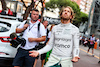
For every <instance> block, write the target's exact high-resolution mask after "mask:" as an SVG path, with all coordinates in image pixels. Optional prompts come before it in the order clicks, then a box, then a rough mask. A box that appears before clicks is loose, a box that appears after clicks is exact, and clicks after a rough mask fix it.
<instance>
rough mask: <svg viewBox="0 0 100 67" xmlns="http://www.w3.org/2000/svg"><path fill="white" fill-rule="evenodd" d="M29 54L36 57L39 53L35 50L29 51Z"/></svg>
mask: <svg viewBox="0 0 100 67" xmlns="http://www.w3.org/2000/svg"><path fill="white" fill-rule="evenodd" d="M29 53H30V54H29V56H31V57H37V56H38V55H39V52H37V51H34V50H33V51H29Z"/></svg>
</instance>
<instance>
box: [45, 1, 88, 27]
mask: <svg viewBox="0 0 100 67" xmlns="http://www.w3.org/2000/svg"><path fill="white" fill-rule="evenodd" d="M66 6H70V7H72V8H73V10H74V12H75V19H74V21H73V22H74V23H73V24H75V25H76V26H79V25H80V23H81V22H83V23H84V22H85V21H87V19H88V15H87V14H85V13H83V12H81V11H80V8H79V6H78V4H77V3H76V2H72V1H70V0H50V1H49V2H47V3H46V9H55V8H59V10H61V8H62V7H66Z"/></svg>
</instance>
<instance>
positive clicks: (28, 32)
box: [13, 9, 46, 67]
mask: <svg viewBox="0 0 100 67" xmlns="http://www.w3.org/2000/svg"><path fill="white" fill-rule="evenodd" d="M38 18H39V11H38V10H37V9H33V10H32V13H31V20H29V23H28V24H25V22H26V21H23V23H21V25H20V26H18V28H16V32H17V33H21V32H22V31H24V32H23V36H22V37H23V38H24V39H25V40H26V44H25V46H20V47H19V48H18V51H17V54H16V56H15V59H14V61H13V66H14V67H22V66H24V67H33V64H34V61H35V57H30V56H29V51H30V50H33V49H35V46H36V45H37V44H38V42H42V41H45V39H46V32H45V28H44V25H43V24H42V23H40V22H39V21H38ZM39 23H40V30H39V34H40V37H38V24H39Z"/></svg>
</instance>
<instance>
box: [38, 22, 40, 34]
mask: <svg viewBox="0 0 100 67" xmlns="http://www.w3.org/2000/svg"><path fill="white" fill-rule="evenodd" d="M39 31H40V22H39V23H38V32H39Z"/></svg>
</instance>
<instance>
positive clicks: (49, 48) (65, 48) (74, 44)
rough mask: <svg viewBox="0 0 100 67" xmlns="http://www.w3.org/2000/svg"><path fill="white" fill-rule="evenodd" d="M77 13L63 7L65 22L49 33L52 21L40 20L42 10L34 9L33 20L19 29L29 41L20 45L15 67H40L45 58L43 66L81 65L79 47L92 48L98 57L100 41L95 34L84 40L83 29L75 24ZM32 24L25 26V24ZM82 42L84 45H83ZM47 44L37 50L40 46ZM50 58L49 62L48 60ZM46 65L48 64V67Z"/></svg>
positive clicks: (62, 21)
mask: <svg viewBox="0 0 100 67" xmlns="http://www.w3.org/2000/svg"><path fill="white" fill-rule="evenodd" d="M74 15H75V14H74V11H73V9H72V8H71V7H70V6H67V7H63V8H62V10H61V11H60V19H61V23H60V24H58V25H54V24H53V25H51V28H50V31H49V32H48V29H47V26H48V21H47V20H44V21H43V23H40V21H39V11H38V10H37V9H33V10H32V13H31V19H30V20H25V21H23V22H22V23H21V24H20V26H18V27H17V28H16V33H21V32H23V31H24V32H23V36H22V37H23V38H24V39H25V40H26V44H25V46H20V47H19V48H18V51H17V53H16V56H15V59H14V61H13V66H14V67H22V66H24V67H36V63H37V60H38V58H39V56H41V67H52V66H57V65H58V66H60V67H73V62H78V60H79V59H80V57H79V52H80V50H79V44H80V45H81V44H83V45H84V46H88V47H89V49H88V51H87V53H88V52H89V50H90V48H92V55H93V56H94V52H93V49H94V44H95V43H96V42H99V41H98V39H96V38H95V37H94V35H92V36H91V37H90V38H86V37H85V36H83V37H81V36H80V33H79V29H78V28H77V27H76V26H75V25H73V24H72V23H71V22H72V21H73V19H74ZM27 21H28V22H29V23H28V24H25V22H27ZM79 42H80V43H79ZM38 45H44V46H43V48H41V49H37V48H36V46H38ZM48 58H49V59H48ZM44 64H45V65H44Z"/></svg>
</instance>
